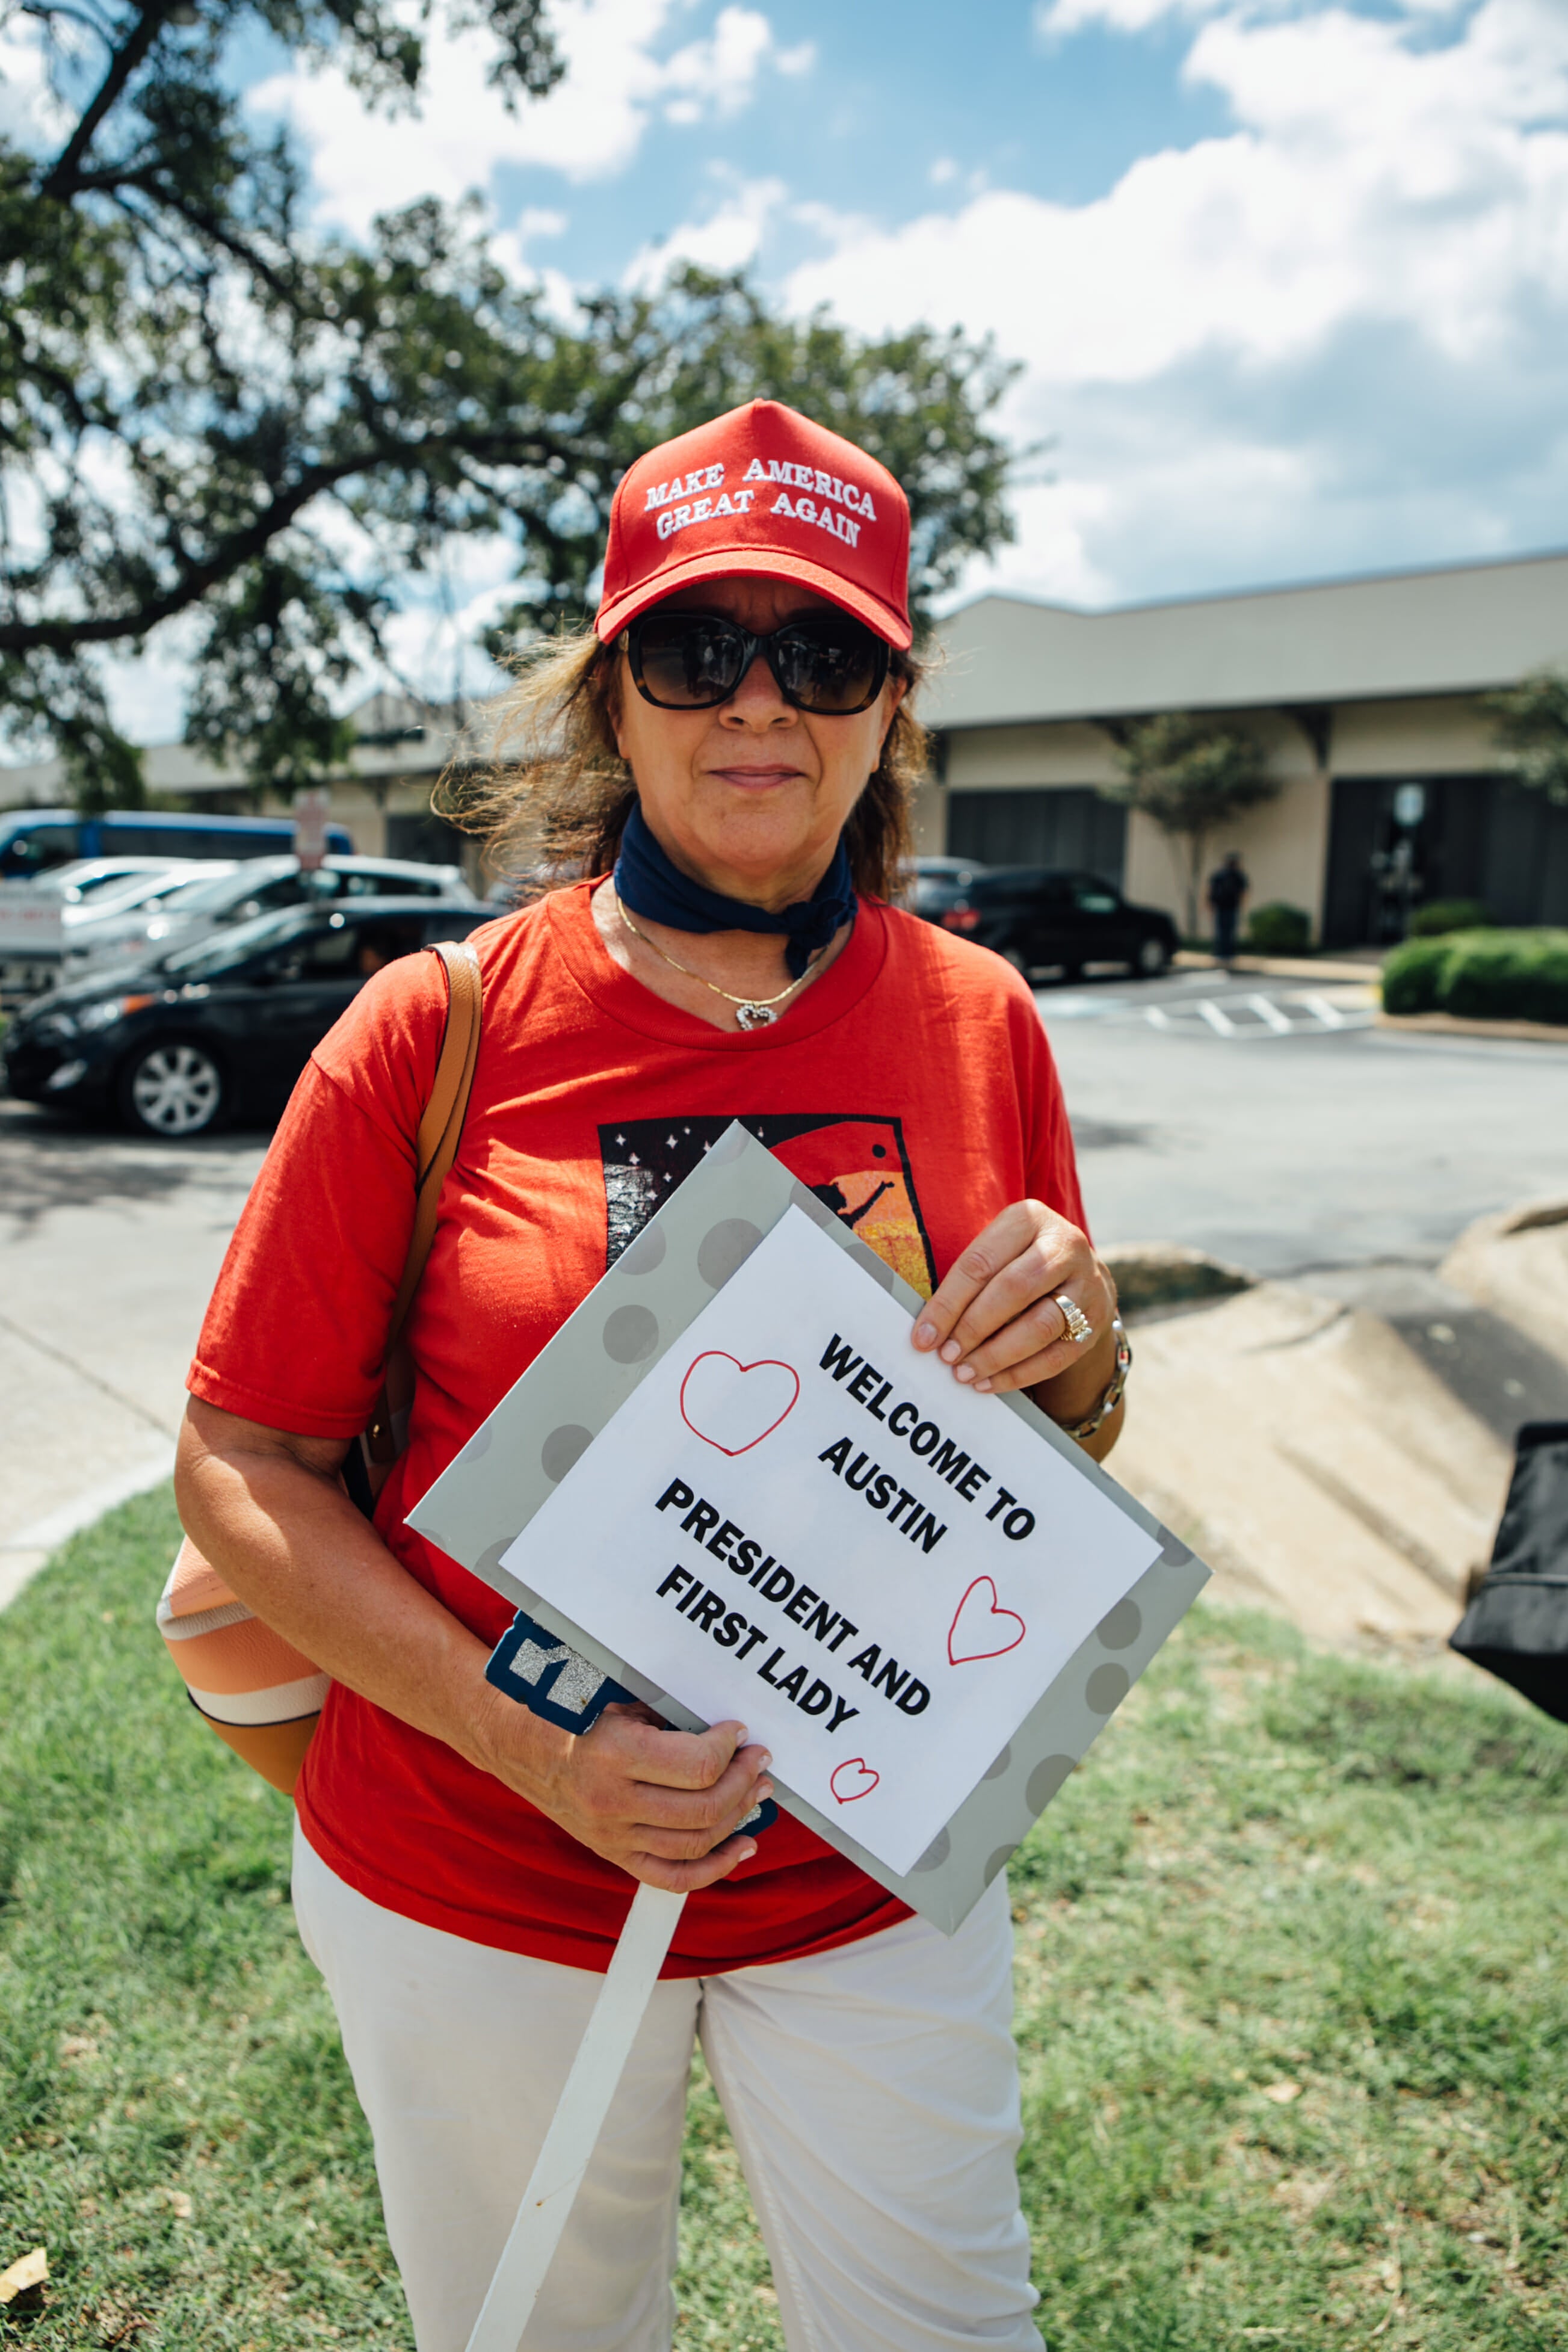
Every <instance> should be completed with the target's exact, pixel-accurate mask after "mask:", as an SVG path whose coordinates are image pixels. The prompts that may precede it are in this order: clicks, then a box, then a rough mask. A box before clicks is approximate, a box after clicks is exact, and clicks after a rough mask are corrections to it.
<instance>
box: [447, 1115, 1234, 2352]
mask: <svg viewBox="0 0 1568 2352" xmlns="http://www.w3.org/2000/svg"><path fill="white" fill-rule="evenodd" d="M921 1303H922V1302H921V1298H920V1297H919V1296H918V1294H917V1293H916V1292H915V1291H914V1290H913V1289H911V1288H910V1286H909V1284H907V1283H905V1282H903V1281H902V1280H901V1279H900V1277H899V1276H897V1275H895V1274H894V1273H893V1272H892V1271H891V1269H890V1268H889V1267H888V1266H886V1265H883V1264H882V1262H881V1260H880V1259H879V1258H878V1257H877V1256H875V1255H874V1254H873V1253H872V1252H871V1251H870V1250H868V1248H867V1247H866V1245H865V1244H864V1243H863V1242H859V1241H857V1240H856V1239H855V1238H854V1237H853V1235H852V1234H850V1233H849V1232H848V1230H847V1228H846V1227H845V1226H844V1225H843V1224H841V1223H840V1222H839V1221H838V1219H837V1217H836V1216H835V1215H834V1213H833V1212H832V1211H831V1210H830V1209H828V1208H827V1207H826V1205H825V1203H823V1202H821V1201H819V1200H818V1199H817V1198H816V1195H815V1194H814V1193H812V1192H809V1191H808V1190H807V1189H806V1187H805V1185H803V1184H801V1183H799V1182H798V1181H796V1180H795V1178H794V1177H792V1176H791V1175H790V1174H789V1172H788V1171H787V1170H786V1169H784V1167H783V1166H782V1165H781V1164H780V1163H779V1161H777V1160H774V1159H773V1155H772V1154H771V1153H770V1152H768V1151H766V1150H764V1149H763V1146H762V1145H761V1144H759V1143H757V1142H756V1141H755V1140H754V1139H753V1138H752V1136H751V1135H749V1134H748V1133H747V1131H746V1129H744V1128H743V1127H742V1126H741V1125H740V1124H739V1123H736V1124H734V1125H732V1126H731V1127H730V1128H729V1129H726V1131H725V1133H724V1134H723V1135H722V1136H721V1138H720V1139H719V1140H718V1142H717V1143H716V1144H715V1145H714V1146H713V1148H712V1149H711V1150H710V1152H709V1153H708V1155H707V1158H706V1159H705V1160H704V1161H703V1163H702V1165H701V1166H700V1168H699V1169H698V1170H697V1171H695V1172H694V1173H693V1174H692V1175H690V1176H689V1177H688V1178H687V1180H686V1181H685V1182H684V1183H683V1184H682V1185H681V1186H680V1187H679V1190H678V1191H677V1192H675V1193H674V1194H673V1195H672V1196H671V1198H670V1199H669V1200H668V1201H667V1202H665V1204H664V1206H663V1207H662V1208H661V1209H660V1210H659V1211H658V1213H657V1214H656V1215H655V1216H654V1217H653V1218H652V1219H651V1220H650V1221H649V1222H648V1223H647V1225H646V1226H645V1227H644V1229H643V1231H642V1232H641V1233H640V1234H638V1235H637V1239H636V1240H635V1241H634V1242H633V1243H632V1244H631V1245H630V1247H629V1248H627V1249H626V1250H625V1251H624V1252H623V1253H622V1254H621V1255H620V1256H619V1257H618V1258H617V1259H616V1263H615V1265H613V1266H612V1267H611V1268H610V1270H609V1272H608V1273H607V1274H606V1275H605V1278H604V1280H603V1281H602V1282H600V1283H598V1284H596V1285H595V1288H594V1289H593V1290H592V1291H591V1292H590V1294H589V1296H588V1297H587V1298H585V1299H584V1302H583V1304H582V1306H581V1307H578V1309H577V1310H576V1312H575V1313H574V1315H572V1316H571V1317H570V1318H568V1320H567V1321H566V1322H565V1323H564V1324H563V1326H562V1328H561V1329H560V1330H559V1331H558V1332H557V1333H556V1335H555V1337H554V1338H553V1339H552V1340H551V1341H550V1343H549V1345H548V1346H547V1347H546V1348H544V1349H542V1351H541V1353H540V1355H539V1357H538V1358H537V1359H536V1360H535V1361H534V1362H533V1363H532V1364H531V1366H530V1367H529V1370H527V1371H526V1372H525V1373H524V1374H523V1375H522V1377H521V1380H519V1381H517V1383H516V1384H515V1386H514V1387H513V1388H512V1389H511V1390H510V1391H509V1393H508V1394H507V1395H506V1396H505V1397H503V1398H502V1400H501V1402H500V1404H499V1405H498V1406H497V1407H496V1409H495V1411H494V1412H492V1413H491V1414H490V1416H489V1420H488V1421H486V1422H485V1423H483V1425H482V1426H481V1427H480V1428H479V1430H477V1431H476V1432H475V1433H474V1435H473V1437H472V1438H470V1440H469V1441H468V1444H467V1445H466V1446H465V1447H464V1448H463V1451H462V1452H461V1454H458V1457H457V1459H456V1461H455V1462H453V1463H452V1465H450V1467H449V1468H448V1469H447V1471H446V1472H445V1473H444V1474H443V1475H442V1476H441V1477H440V1478H439V1479H437V1482H436V1484H435V1486H432V1487H431V1489H430V1491H429V1493H428V1494H427V1495H426V1496H424V1497H423V1499H422V1500H421V1501H420V1502H419V1504H418V1505H417V1506H416V1508H415V1509H414V1510H413V1511H411V1512H410V1514H409V1523H410V1525H411V1526H413V1527H415V1528H418V1530H419V1532H420V1533H421V1534H422V1535H424V1536H426V1537H427V1538H429V1540H430V1541H431V1542H432V1543H435V1544H438V1545H439V1546H440V1548H441V1549H442V1550H444V1551H446V1552H447V1553H448V1554H449V1555H450V1557H451V1558H453V1559H457V1560H458V1561H460V1562H461V1563H462V1565H463V1566H465V1567H466V1568H468V1569H470V1570H472V1571H473V1572H474V1573H475V1574H476V1575H479V1576H480V1577H483V1578H484V1579H485V1580H486V1581H487V1582H488V1583H489V1584H491V1585H492V1586H494V1588H495V1589H496V1590H497V1591H499V1592H501V1593H503V1594H504V1595H505V1596H506V1597H507V1598H508V1599H510V1601H513V1603H514V1604H515V1605H516V1608H517V1610H518V1616H517V1618H516V1620H515V1622H514V1623H513V1625H512V1627H511V1628H510V1631H509V1633H507V1634H505V1635H503V1637H502V1639H501V1641H500V1643H498V1645H497V1648H496V1652H495V1655H494V1657H493V1658H492V1660H491V1663H490V1669H489V1675H490V1679H491V1681H492V1682H494V1683H495V1684H496V1685H498V1686H499V1687H500V1688H502V1689H506V1690H510V1692H511V1694H512V1695H513V1696H515V1697H517V1698H518V1699H519V1700H520V1701H521V1703H522V1704H524V1705H527V1706H531V1707H533V1708H534V1709H535V1710H536V1711H537V1712H538V1713H540V1714H542V1715H543V1716H544V1717H546V1718H547V1719H548V1720H551V1721H552V1722H555V1723H558V1724H563V1725H565V1726H566V1727H569V1728H573V1729H579V1730H580V1729H585V1728H587V1727H588V1726H589V1725H590V1724H591V1722H592V1721H593V1720H594V1719H595V1717H596V1715H597V1713H598V1711H599V1710H600V1709H601V1708H602V1706H604V1705H605V1703H606V1700H607V1699H608V1698H610V1697H611V1696H614V1697H625V1696H627V1695H628V1694H629V1695H631V1696H635V1697H638V1698H641V1699H644V1700H646V1701H647V1703H648V1704H649V1705H651V1706H654V1707H656V1708H657V1709H658V1712H659V1713H660V1714H661V1715H662V1716H663V1717H665V1718H666V1719H667V1720H668V1721H669V1722H671V1723H673V1724H675V1725H676V1726H677V1727H679V1728H682V1729H687V1730H700V1729H703V1728H704V1727H706V1725H707V1724H709V1723H710V1722H714V1721H718V1720H720V1719H721V1718H722V1717H730V1716H738V1717H741V1718H742V1720H744V1721H745V1722H747V1723H748V1724H749V1725H751V1726H752V1729H753V1732H754V1733H756V1734H757V1735H758V1736H760V1737H761V1738H764V1739H765V1740H766V1741H767V1743H768V1745H769V1747H770V1748H772V1750H773V1782H774V1787H775V1790H776V1792H777V1796H778V1799H779V1801H780V1802H781V1803H782V1804H783V1805H784V1806H785V1807H786V1808H787V1809H788V1810H789V1811H792V1812H794V1813H795V1814H796V1815H797V1816H798V1817H799V1818H800V1819H801V1820H803V1821H805V1822H807V1823H808V1824H809V1825H810V1826H811V1827H812V1828H813V1829H815V1830H816V1831H817V1832H819V1833H820V1834H821V1835H822V1836H823V1837H825V1838H826V1840H827V1841H828V1843H830V1844H832V1845H834V1846H836V1847H837V1849H838V1850H839V1852H841V1853H845V1854H847V1855H848V1856H849V1858H850V1859H851V1860H852V1861H855V1862H857V1863H858V1864H860V1866H861V1867H862V1868H863V1869H864V1870H866V1871H867V1872H868V1874H870V1875H871V1876H872V1877H873V1878H875V1879H877V1880H879V1882H880V1884H881V1885H884V1886H886V1887H888V1888H889V1889H890V1890H891V1891H892V1892H893V1893H895V1894H897V1895H901V1896H902V1897H903V1899H904V1900H905V1901H906V1902H907V1903H909V1904H910V1906H911V1907H912V1908H913V1909H915V1910H917V1911H919V1912H921V1914H922V1915H923V1916H925V1917H927V1918H928V1919H931V1921H933V1922H934V1923H935V1924H936V1925H937V1926H938V1927H942V1928H943V1929H945V1930H946V1931H947V1932H948V1933H949V1934H951V1933H952V1931H953V1930H954V1929H955V1928H957V1927H959V1926H960V1925H961V1924H962V1922H963V1919H964V1918H965V1917H966V1916H968V1914H969V1912H970V1911H971V1910H972V1909H973V1906H974V1904H975V1903H976V1902H978V1900H979V1898H980V1896H981V1895H982V1894H983V1893H984V1889H985V1887H986V1886H988V1885H990V1883H991V1881H992V1880H993V1879H994V1877H995V1876H996V1875H997V1874H998V1872H999V1871H1001V1870H1002V1869H1003V1867H1004V1866H1005V1864H1006V1861H1007V1859H1008V1856H1009V1855H1010V1854H1011V1853H1012V1852H1013V1850H1014V1848H1015V1847H1016V1845H1017V1843H1019V1841H1020V1839H1021V1838H1022V1837H1023V1836H1024V1835H1025V1834H1026V1832H1027V1830H1028V1829H1029V1828H1030V1826H1031V1825H1032V1823H1033V1822H1034V1821H1035V1819H1036V1818H1037V1815H1038V1814H1039V1813H1040V1812H1041V1811H1043V1810H1044V1809H1045V1807H1046V1806H1047V1804H1048V1803H1049V1802H1050V1800H1051V1799H1052V1797H1054V1796H1055V1795H1056V1794H1057V1792H1058V1790H1059V1789H1060V1788H1061V1787H1062V1785H1063V1783H1064V1782H1065V1781H1066V1780H1067V1778H1068V1774H1069V1773H1070V1772H1071V1770H1072V1769H1073V1767H1074V1765H1075V1764H1076V1763H1077V1761H1078V1759H1079V1757H1081V1756H1082V1754H1083V1753H1084V1751H1085V1749H1086V1748H1088V1747H1089V1743H1090V1741H1091V1740H1092V1739H1093V1738H1094V1737H1095V1734H1096V1733H1097V1732H1098V1731H1099V1730H1100V1727H1101V1726H1102V1725H1103V1723H1104V1722H1105V1721H1106V1719H1107V1718H1108V1717H1110V1715H1111V1713H1112V1712H1113V1711H1114V1709H1115V1708H1116V1707H1117V1706H1119V1705H1120V1703H1121V1700H1122V1699H1123V1698H1124V1697H1125V1696H1126V1694H1127V1692H1128V1690H1129V1689H1130V1688H1131V1684H1132V1682H1133V1681H1134V1680H1135V1678H1136V1676H1137V1675H1139V1674H1140V1673H1142V1669H1143V1667H1144V1666H1145V1665H1146V1664H1148V1662H1149V1660H1150V1658H1151V1657H1152V1655H1153V1654H1154V1652H1155V1651H1156V1650H1157V1649H1158V1648H1159V1646H1160V1644H1161V1643H1162V1642H1163V1641H1164V1639H1165V1637H1166V1635H1167V1634H1168V1633H1170V1632H1171V1631H1172V1629H1173V1626H1174V1625H1175V1624H1176V1622H1177V1621H1178V1620H1179V1619H1180V1617H1181V1616H1182V1615H1183V1614H1184V1612H1185V1611H1186V1609H1187V1608H1188V1607H1189V1606H1190V1605H1191V1603H1192V1601H1194V1599H1195V1598H1196V1596H1197V1594H1198V1592H1199V1591H1201V1589H1202V1587H1203V1585H1204V1583H1205V1581H1206V1580H1207V1575H1208V1570H1206V1569H1205V1567H1204V1565H1203V1563H1202V1562H1201V1561H1200V1560H1198V1559H1196V1558H1194V1554H1193V1552H1192V1551H1191V1549H1189V1548H1188V1546H1186V1545H1185V1544H1184V1543H1183V1542H1182V1541H1181V1539H1180V1538H1178V1537H1175V1536H1173V1535H1172V1534H1171V1533H1170V1531H1169V1530H1168V1529H1167V1528H1164V1527H1163V1526H1162V1525H1161V1524H1160V1522H1159V1521H1158V1520H1157V1519H1156V1518H1154V1517H1153V1516H1152V1514H1151V1513H1150V1512H1148V1511H1146V1510H1145V1509H1143V1507H1142V1505H1141V1504H1138V1503H1136V1502H1135V1501H1134V1500H1133V1499H1132V1497H1131V1496H1130V1495H1127V1494H1125V1493H1124V1492H1123V1490H1122V1489H1121V1487H1120V1486H1117V1485H1116V1484H1115V1482H1114V1481H1113V1480H1112V1479H1110V1477H1109V1476H1107V1475H1106V1474H1105V1472H1103V1471H1102V1470H1100V1468H1099V1467H1098V1465H1096V1464H1094V1463H1092V1462H1090V1461H1089V1458H1088V1456H1087V1455H1085V1454H1081V1453H1080V1452H1079V1449H1078V1447H1077V1446H1075V1445H1074V1444H1072V1442H1071V1440H1070V1439H1068V1438H1065V1437H1063V1436H1062V1434H1061V1433H1060V1432H1059V1431H1058V1430H1057V1429H1056V1428H1055V1427H1054V1426H1053V1425H1052V1423H1050V1422H1049V1421H1047V1418H1046V1417H1045V1415H1044V1414H1042V1413H1041V1412H1038V1411H1037V1409H1036V1408H1035V1407H1034V1406H1033V1405H1031V1404H1030V1403H1029V1402H1027V1400H1026V1399H1025V1398H1022V1397H1018V1396H1011V1395H1010V1396H1006V1397H996V1396H991V1397H977V1396H975V1395H974V1394H973V1391H971V1390H967V1389H965V1388H964V1387H963V1385H962V1384H961V1383H960V1382H958V1381H954V1380H953V1379H952V1375H951V1374H950V1373H949V1372H948V1371H947V1370H946V1368H945V1367H943V1366H941V1365H939V1364H937V1363H934V1362H933V1361H932V1360H931V1358H929V1357H921V1356H919V1355H917V1354H916V1352H915V1350H914V1349H912V1348H911V1347H910V1344H909V1325H910V1318H911V1316H912V1315H913V1314H914V1313H915V1312H916V1311H917V1310H918V1308H919V1307H920V1306H921ZM1042 1441H1043V1442H1042ZM617 1686H619V1687H617ZM998 1742H1000V1743H1001V1744H1000V1748H998ZM786 1784H787V1785H786ZM682 1902H683V1898H682V1897H680V1896H678V1895H667V1894H664V1893H662V1892H661V1891H660V1890H659V1889H658V1888H656V1887H650V1886H639V1887H638V1889H637V1895H636V1898H635V1900H634V1902H633V1904H632V1906H631V1910H630V1913H629V1915H628V1917H627V1920H626V1927H625V1928H624V1929H623V1931H622V1935H621V1938H620V1941H619V1943H618V1944H617V1946H616V1952H615V1956H614V1958H613V1959H612V1961H611V1964H610V1969H609V1971H608V1973H607V1974H606V1976H605V1982H604V1985H603V1987H602V1989H601V1990H600V1993H599V1997H598V2000H597V2001H596V2002H595V2009H594V2012H593V2015H592V2017H591V2019H590V2021H589V2024H588V2029H587V2032H585V2034H584V2040H583V2043H582V2046H581V2047H580V2049H579V2051H578V2053H577V2055H576V2057H575V2059H574V2063H573V2067H572V2071H571V2074H569V2076H568V2078H567V2083H566V2087H565V2089H564V2091H563V2095H562V2098H561V2102H560V2104H559V2105H558V2107H557V2109H556V2113H555V2116H554V2117H553V2119H552V2124H551V2126H550V2129H549V2132H548V2133H547V2134H546V2137H545V2140H544V2143H543V2146H542V2148H541V2150H540V2153H539V2156H538V2158H537V2159H536V2161H535V2164H534V2168H533V2172H532V2175H531V2179H530V2181H529V2184H528V2187H527V2189H526V2190H525V2192H524V2195H523V2200H522V2203H521V2207H520V2209H519V2211H518V2216H517V2220H516V2222H515V2224H514V2225H513V2229H512V2231H511V2234H510V2238H509V2239H508V2242H507V2244H506V2247H505V2250H504V2251H503V2252H502V2255H501V2259H500V2263H499V2265H498V2267H497V2270H496V2273H495V2276H494V2278H493V2280H492V2281H491V2284H490V2287H489V2292H488V2294H486V2297H485V2301H484V2305H483V2307H482V2309H481V2310H480V2312H479V2317H478V2318H477V2320H476V2322H475V2325H474V2328H473V2331H472V2334H471V2336H470V2338H469V2347H468V2352H514V2347H516V2346H517V2344H518V2341H519V2338H520V2336H521V2334H522V2332H523V2330H524V2329H525V2328H526V2326H527V2324H528V2320H529V2318H530V2316H531V2312H532V2310H533V2306H534V2303H535V2300H536V2298H537V2295H538V2293H539V2289H540V2286H541V2285H542V2282H543V2279H544V2277H545V2274H546V2273H547V2271H548V2269H549V2266H550V2263H551V2260H552V2256H553V2253H554V2251H555V2247H556V2245H557V2244H558V2243H559V2241H560V2237H561V2232H562V2231H563V2228H564V2226H565V2221H566V2216H567V2213H568V2212H569V2210H570V2208H571V2203H572V2200H573V2198H574V2195H575V2193H576V2189H577V2186H578V2184H579V2183H580V2181H581V2180H582V2179H583V2176H584V2172H585V2171H586V2168H587V2166H588V2163H589V2160H590V2158H591V2157H592V2154H593V2149H594V2146H595V2141H596V2139H597V2137H598V2133H599V2130H600V2127H601V2126H602V2124H603V2121H604V2117H605V2114H606V2113H607V2111H608V2107H609V2102H610V2099H611V2097H612V2095H613V2094H614V2090H615V2085H616V2082H617V2081H618V2079H619V2077H620V2074H621V2071H622V2068H623V2066H624V2064H625V2062H626V2057H627V2055H628V2054H629V2053H630V2050H631V2046H632V2042H633V2041H634V2040H635V2038H636V2033H637V2026H638V2024H639V2022H640V2021H641V2018H642V2016H643V2014H644V2011H645V2010H646V2007H647V2000H648V1997H649V1995H650V1993H651V1991H652V1990H653V1986H654V1983H655V1981H656V1980H657V1979H658V1972H659V1969H660V1968H661V1966H662V1964H663V1961H664V1958H665V1954H666V1952H667V1951H668V1946H669V1941H670V1938H671V1937H672V1935H673V1933H674V1930H675V1926H676V1923H677V1921H678V1919H679V1913H680V1909H681V1906H682Z"/></svg>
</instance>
